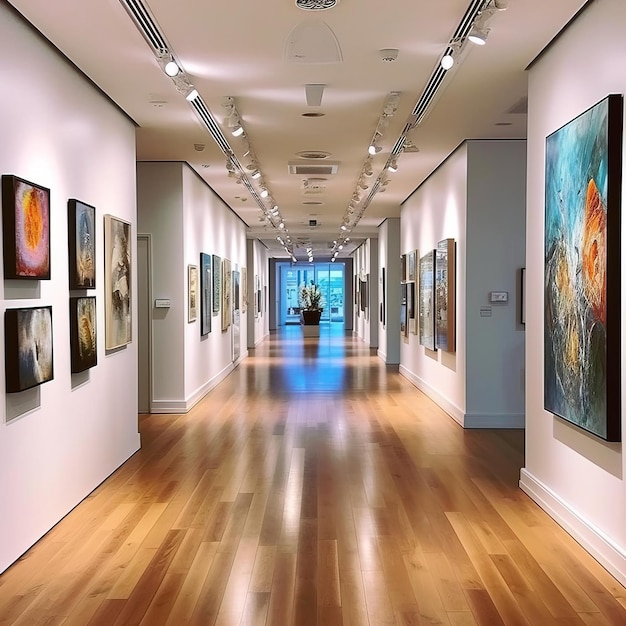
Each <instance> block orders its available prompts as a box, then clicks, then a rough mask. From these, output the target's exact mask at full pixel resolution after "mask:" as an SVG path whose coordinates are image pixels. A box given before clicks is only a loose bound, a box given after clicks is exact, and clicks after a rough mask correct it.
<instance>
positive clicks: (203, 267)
mask: <svg viewBox="0 0 626 626" xmlns="http://www.w3.org/2000/svg"><path fill="white" fill-rule="evenodd" d="M211 278H212V277H211V255H210V254H204V252H201V253H200V291H201V293H202V297H201V300H200V335H201V336H202V337H204V336H205V335H208V334H209V333H210V332H211V310H212V309H211V294H212V291H213V282H212V280H211Z"/></svg>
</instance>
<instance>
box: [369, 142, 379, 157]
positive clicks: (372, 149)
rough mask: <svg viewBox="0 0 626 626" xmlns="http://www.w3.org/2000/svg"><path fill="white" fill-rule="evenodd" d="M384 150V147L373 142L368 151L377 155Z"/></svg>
mask: <svg viewBox="0 0 626 626" xmlns="http://www.w3.org/2000/svg"><path fill="white" fill-rule="evenodd" d="M381 150H382V148H381V147H380V146H377V145H376V144H372V145H371V146H370V147H369V148H368V149H367V151H368V152H369V153H370V154H371V155H372V156H374V155H376V154H378V153H379V152H380V151H381Z"/></svg>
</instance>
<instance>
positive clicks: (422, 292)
mask: <svg viewBox="0 0 626 626" xmlns="http://www.w3.org/2000/svg"><path fill="white" fill-rule="evenodd" d="M419 277H420V280H419V300H418V311H419V333H418V334H419V341H420V343H421V344H422V345H423V346H424V347H426V348H428V349H429V350H434V349H435V290H434V286H435V252H434V250H431V251H430V252H428V253H427V254H425V255H424V256H423V257H422V258H421V259H420V264H419Z"/></svg>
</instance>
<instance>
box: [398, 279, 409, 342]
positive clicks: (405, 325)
mask: <svg viewBox="0 0 626 626" xmlns="http://www.w3.org/2000/svg"><path fill="white" fill-rule="evenodd" d="M407 310H408V309H407V286H406V283H404V282H403V283H402V284H401V285H400V334H401V335H402V336H403V337H408V336H409V320H408V317H407Z"/></svg>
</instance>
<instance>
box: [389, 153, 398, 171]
mask: <svg viewBox="0 0 626 626" xmlns="http://www.w3.org/2000/svg"><path fill="white" fill-rule="evenodd" d="M387 170H388V171H389V172H394V173H395V172H397V171H398V158H397V157H395V158H393V159H391V163H389V167H388V168H387Z"/></svg>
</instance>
